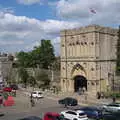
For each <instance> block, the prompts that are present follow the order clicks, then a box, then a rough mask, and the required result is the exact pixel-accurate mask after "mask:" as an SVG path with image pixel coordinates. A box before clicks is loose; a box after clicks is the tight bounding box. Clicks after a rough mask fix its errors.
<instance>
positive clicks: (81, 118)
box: [60, 110, 88, 120]
mask: <svg viewBox="0 0 120 120" xmlns="http://www.w3.org/2000/svg"><path fill="white" fill-rule="evenodd" d="M60 114H61V115H62V116H63V117H64V118H66V119H69V120H88V117H87V115H86V114H85V113H84V111H82V110H77V111H74V110H65V111H62V112H61V113H60Z"/></svg>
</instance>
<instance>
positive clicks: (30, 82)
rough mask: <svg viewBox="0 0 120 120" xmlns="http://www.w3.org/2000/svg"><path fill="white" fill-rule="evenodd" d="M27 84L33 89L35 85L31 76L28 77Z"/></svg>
mask: <svg viewBox="0 0 120 120" xmlns="http://www.w3.org/2000/svg"><path fill="white" fill-rule="evenodd" d="M28 82H29V84H30V85H31V86H32V87H33V89H34V87H35V85H36V84H37V82H36V79H35V78H34V77H33V76H29V77H28Z"/></svg>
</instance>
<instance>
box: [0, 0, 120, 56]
mask: <svg viewBox="0 0 120 120" xmlns="http://www.w3.org/2000/svg"><path fill="white" fill-rule="evenodd" d="M90 24H98V25H102V26H107V27H114V28H118V26H119V24H120V0H0V51H1V52H6V53H15V52H19V51H31V50H33V47H34V46H38V45H40V40H41V39H50V40H51V42H52V44H53V45H54V48H55V54H56V55H60V31H61V30H64V29H73V28H79V27H81V26H87V25H90Z"/></svg>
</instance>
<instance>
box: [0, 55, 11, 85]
mask: <svg viewBox="0 0 120 120" xmlns="http://www.w3.org/2000/svg"><path fill="white" fill-rule="evenodd" d="M11 70H12V61H9V59H8V56H0V77H1V79H2V81H3V82H5V83H6V80H7V79H8V77H9V76H10V73H11Z"/></svg>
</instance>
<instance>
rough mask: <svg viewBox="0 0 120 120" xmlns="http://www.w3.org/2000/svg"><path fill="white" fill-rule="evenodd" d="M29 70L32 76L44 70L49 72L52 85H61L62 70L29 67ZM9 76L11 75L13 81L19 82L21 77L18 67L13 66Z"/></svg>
mask: <svg viewBox="0 0 120 120" xmlns="http://www.w3.org/2000/svg"><path fill="white" fill-rule="evenodd" d="M27 71H28V74H29V75H31V76H35V75H36V74H37V73H40V72H41V71H43V72H45V73H46V74H48V77H49V79H50V80H51V85H55V86H56V85H57V86H59V83H60V71H53V73H52V71H51V70H45V69H38V68H36V69H32V68H28V69H27ZM9 77H10V79H11V80H12V81H14V82H19V81H20V77H19V75H18V69H15V68H13V69H12V71H11V72H10V76H9ZM52 80H53V81H52Z"/></svg>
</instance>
